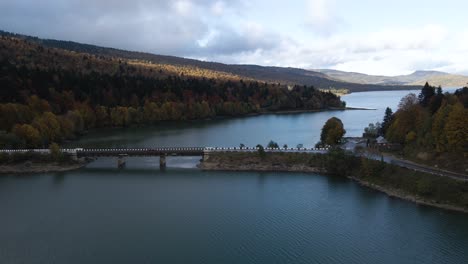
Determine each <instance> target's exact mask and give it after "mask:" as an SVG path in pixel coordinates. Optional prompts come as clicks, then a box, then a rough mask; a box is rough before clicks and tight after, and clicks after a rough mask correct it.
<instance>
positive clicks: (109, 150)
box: [0, 147, 328, 154]
mask: <svg viewBox="0 0 468 264" xmlns="http://www.w3.org/2000/svg"><path fill="white" fill-rule="evenodd" d="M258 150H259V148H257V147H242V148H240V147H156V148H63V149H60V151H61V152H63V153H68V154H85V153H89V154H96V153H144V152H148V153H161V154H164V153H165V154H168V153H175V154H177V153H180V154H183V153H203V152H253V151H258ZM264 150H265V151H266V152H326V151H328V148H264ZM28 152H34V153H41V154H48V153H50V150H49V149H0V153H8V154H13V153H28Z"/></svg>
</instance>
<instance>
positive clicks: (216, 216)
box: [0, 91, 468, 263]
mask: <svg viewBox="0 0 468 264" xmlns="http://www.w3.org/2000/svg"><path fill="white" fill-rule="evenodd" d="M407 93H408V92H404V91H394V92H367V93H356V94H351V95H348V96H345V97H344V99H345V100H346V101H347V103H348V106H355V107H368V108H376V109H377V110H372V111H363V110H355V111H333V112H320V113H307V114H284V115H264V116H255V117H248V118H237V119H230V120H217V121H206V122H187V123H183V124H181V123H178V124H176V123H167V124H164V126H155V127H147V128H131V129H108V130H99V131H94V132H92V133H90V134H89V135H87V136H86V137H84V138H82V139H81V140H79V141H78V142H74V143H72V145H76V146H78V145H79V146H85V147H86V146H93V147H104V146H105V147H109V146H122V147H125V146H129V147H130V146H131V147H138V146H238V145H239V143H244V144H246V145H252V146H253V145H256V144H258V143H262V144H266V143H267V142H268V141H269V140H270V139H272V140H275V141H277V142H278V143H280V144H288V145H290V146H295V145H296V144H299V143H302V144H304V145H305V146H312V145H313V144H315V143H316V142H317V141H318V138H319V134H320V128H321V127H322V125H323V123H324V122H325V121H326V120H327V119H328V118H330V117H332V116H336V117H338V118H340V119H341V120H343V122H344V125H345V128H346V130H347V131H348V133H347V135H348V136H359V135H360V134H361V133H362V130H363V127H365V126H366V125H367V124H368V123H370V122H376V121H380V120H381V119H382V117H383V112H384V110H385V107H387V106H390V107H392V108H393V109H396V105H397V104H398V101H399V99H400V98H401V97H402V96H403V95H405V94H407ZM198 159H199V158H172V159H169V162H168V166H169V167H168V169H167V170H166V171H164V172H160V171H159V170H158V159H157V158H131V159H128V161H127V168H125V169H122V170H119V169H116V168H115V166H116V161H115V160H114V159H100V160H98V161H96V162H93V163H91V164H89V165H88V166H87V167H86V168H83V169H81V170H78V171H73V172H67V173H48V174H42V175H31V176H25V175H22V176H13V175H10V176H2V177H0V210H1V215H0V263H467V261H468V251H467V250H466V249H467V248H468V215H466V214H461V213H455V212H449V211H444V210H440V209H435V208H430V207H425V206H419V205H416V204H413V203H410V202H406V201H402V200H398V199H394V198H390V197H387V196H386V195H384V194H382V193H379V192H377V191H373V190H370V189H367V188H363V187H360V186H359V185H357V184H356V183H354V182H352V181H349V180H346V179H337V178H333V177H326V176H323V175H316V174H301V173H247V172H246V173H234V172H202V171H199V170H198V169H196V168H195V164H196V163H197V162H198Z"/></svg>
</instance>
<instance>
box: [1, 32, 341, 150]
mask: <svg viewBox="0 0 468 264" xmlns="http://www.w3.org/2000/svg"><path fill="white" fill-rule="evenodd" d="M0 87H1V89H0V148H15V147H23V148H24V147H28V148H34V147H45V146H47V145H49V144H50V143H53V142H61V141H63V140H68V139H73V138H74V137H76V136H77V135H80V134H81V133H83V132H84V131H86V130H88V129H92V128H96V127H109V126H111V127H114V126H131V125H146V124H154V123H158V122H161V121H182V120H195V119H206V118H218V117H226V116H243V115H249V114H258V113H265V112H275V111H283V110H285V111H291V110H295V111H310V110H312V111H315V110H325V109H329V108H333V109H336V108H343V106H344V103H343V102H342V101H341V100H340V98H339V97H338V96H336V95H334V94H332V93H330V92H322V91H319V90H318V89H315V88H314V87H312V86H304V85H300V86H299V85H279V84H277V83H267V82H258V81H256V80H253V79H241V77H240V76H237V75H234V74H232V73H226V72H222V71H216V70H210V69H204V68H197V67H194V66H187V65H173V64H161V63H153V62H148V61H143V60H134V59H124V58H120V57H111V56H104V55H92V54H89V53H80V52H75V51H70V50H66V49H59V48H51V47H47V46H44V45H41V44H39V43H38V42H37V41H29V40H27V39H24V38H15V37H10V36H0Z"/></svg>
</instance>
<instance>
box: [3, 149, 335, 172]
mask: <svg viewBox="0 0 468 264" xmlns="http://www.w3.org/2000/svg"><path fill="white" fill-rule="evenodd" d="M258 149H259V148H257V147H255V148H253V147H242V148H241V147H156V148H63V149H60V151H61V152H62V153H65V154H68V155H70V156H72V157H73V158H74V159H79V158H98V157H117V158H118V159H117V166H118V167H123V166H125V157H132V156H133V157H147V156H159V167H160V168H161V169H164V168H166V157H167V156H201V157H202V158H203V160H205V159H207V158H208V157H209V155H210V153H216V152H218V153H219V152H245V153H248V152H256V151H258ZM264 150H265V152H284V153H311V154H312V153H319V154H323V153H326V152H328V149H327V148H264ZM28 152H33V153H40V154H49V153H50V150H49V149H16V150H10V149H4V150H0V153H7V154H14V153H28Z"/></svg>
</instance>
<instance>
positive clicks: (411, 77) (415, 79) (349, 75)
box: [315, 69, 468, 87]
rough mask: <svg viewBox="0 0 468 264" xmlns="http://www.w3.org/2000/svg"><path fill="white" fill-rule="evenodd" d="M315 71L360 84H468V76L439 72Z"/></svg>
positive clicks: (446, 85) (451, 85) (452, 85)
mask: <svg viewBox="0 0 468 264" xmlns="http://www.w3.org/2000/svg"><path fill="white" fill-rule="evenodd" d="M315 71H317V72H321V73H323V74H325V75H327V76H328V77H329V78H333V79H336V80H340V81H343V82H352V83H359V84H378V85H419V86H422V85H424V84H425V83H426V82H429V83H430V84H431V85H435V86H443V87H463V86H465V85H466V84H467V83H468V76H463V75H456V74H450V73H446V72H439V71H415V72H414V73H412V74H408V75H398V76H382V75H367V74H363V73H357V72H345V71H337V70H329V69H319V70H315Z"/></svg>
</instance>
